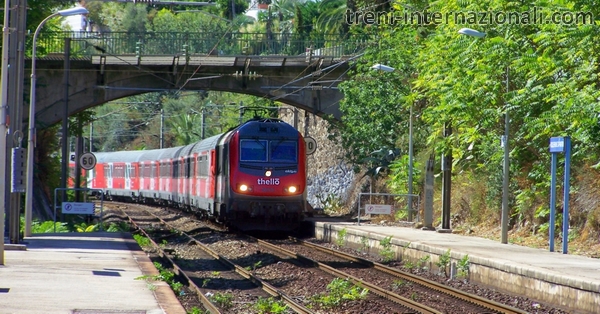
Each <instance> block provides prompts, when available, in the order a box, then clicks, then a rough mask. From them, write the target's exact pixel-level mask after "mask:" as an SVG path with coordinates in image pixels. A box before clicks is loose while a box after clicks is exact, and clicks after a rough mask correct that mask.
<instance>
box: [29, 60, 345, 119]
mask: <svg viewBox="0 0 600 314" xmlns="http://www.w3.org/2000/svg"><path fill="white" fill-rule="evenodd" d="M29 64H30V63H29ZM37 64H38V66H37V69H36V76H37V83H36V123H37V125H38V126H40V127H45V126H49V125H52V124H54V123H57V122H59V121H61V119H62V117H63V114H64V106H65V101H64V98H65V90H64V81H63V80H64V76H65V63H64V58H62V57H44V58H38V60H37ZM348 67H349V65H348V62H346V60H334V59H333V58H314V59H311V60H307V59H306V58H305V57H286V56H275V57H271V56H269V57H262V56H244V57H213V56H204V57H193V58H188V59H183V60H180V59H179V57H178V56H155V57H150V56H147V57H144V58H142V59H140V58H137V57H135V56H104V55H96V56H92V57H86V58H75V59H71V61H70V65H69V69H70V70H69V98H68V113H69V115H72V114H74V113H77V112H80V111H83V110H85V109H88V108H92V107H95V106H98V105H102V104H104V103H107V102H109V101H111V100H116V99H120V98H123V97H127V96H133V95H137V94H141V93H146V92H152V91H164V90H186V91H189V90H212V91H226V92H234V93H241V94H248V95H253V96H258V97H265V98H268V99H272V100H277V101H280V102H282V103H285V104H288V105H291V106H294V107H296V108H299V109H303V110H306V111H308V112H311V113H313V114H316V115H319V116H325V115H330V116H333V117H334V118H336V119H339V118H340V115H341V113H340V111H339V101H340V100H341V99H342V98H343V95H342V94H341V92H340V91H339V90H338V89H337V85H338V83H339V82H340V81H342V80H343V79H344V78H345V73H346V72H347V70H348ZM30 71H31V69H26V73H27V72H29V73H30ZM28 90H29V89H28ZM22 112H28V111H27V110H23V111H22ZM24 118H27V117H24Z"/></svg>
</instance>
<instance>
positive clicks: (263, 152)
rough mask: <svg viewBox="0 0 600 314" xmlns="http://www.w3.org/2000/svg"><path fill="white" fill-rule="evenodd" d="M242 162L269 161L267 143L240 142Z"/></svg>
mask: <svg viewBox="0 0 600 314" xmlns="http://www.w3.org/2000/svg"><path fill="white" fill-rule="evenodd" d="M240 160H241V161H267V141H264V140H240Z"/></svg>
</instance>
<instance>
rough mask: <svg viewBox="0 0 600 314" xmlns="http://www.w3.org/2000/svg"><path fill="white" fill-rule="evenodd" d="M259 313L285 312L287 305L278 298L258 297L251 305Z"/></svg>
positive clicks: (275, 313) (279, 313)
mask: <svg viewBox="0 0 600 314" xmlns="http://www.w3.org/2000/svg"><path fill="white" fill-rule="evenodd" d="M252 308H254V309H255V310H256V311H257V312H258V313H259V314H281V313H286V312H287V310H288V306H287V305H286V304H285V303H284V302H283V301H279V300H275V299H274V298H273V297H270V298H262V297H260V298H258V301H257V302H256V304H254V305H253V306H252Z"/></svg>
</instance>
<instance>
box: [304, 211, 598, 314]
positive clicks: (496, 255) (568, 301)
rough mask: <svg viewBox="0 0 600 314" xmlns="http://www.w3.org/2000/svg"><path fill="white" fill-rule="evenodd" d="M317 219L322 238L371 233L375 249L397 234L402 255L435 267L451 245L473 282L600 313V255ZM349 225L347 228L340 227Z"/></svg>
mask: <svg viewBox="0 0 600 314" xmlns="http://www.w3.org/2000/svg"><path fill="white" fill-rule="evenodd" d="M314 225H315V235H316V237H317V238H321V239H323V240H326V241H330V242H333V241H336V239H337V238H338V236H339V235H340V234H345V238H346V241H345V242H346V243H347V245H349V246H354V247H355V248H360V247H363V246H364V243H365V240H367V239H368V244H369V247H371V248H372V249H373V251H375V252H377V251H378V250H379V249H380V248H381V246H380V245H379V241H381V240H382V239H384V238H386V237H390V236H391V237H392V239H391V243H392V244H393V246H394V249H395V250H396V257H397V258H402V259H408V260H414V261H416V260H418V259H420V258H423V257H425V256H429V257H430V260H431V264H432V265H431V266H432V267H431V268H432V269H433V268H435V262H436V261H438V260H439V257H440V256H441V255H443V254H445V253H447V252H448V250H450V255H451V258H452V261H453V262H455V263H457V262H458V261H459V260H461V259H462V258H464V257H465V256H466V255H468V261H469V273H468V276H469V280H470V281H472V282H475V283H480V284H484V285H486V286H490V287H494V288H497V289H498V290H500V291H503V292H508V293H514V294H518V295H524V296H527V297H529V298H531V299H534V300H539V301H541V302H545V303H547V304H551V305H555V306H557V307H560V308H564V309H567V310H568V311H569V313H600V259H595V258H588V257H583V256H578V255H571V254H562V253H559V252H549V251H548V250H547V249H546V250H544V249H536V248H529V247H524V246H519V245H515V244H503V243H500V242H499V241H493V240H489V239H484V238H478V237H471V236H464V235H458V234H452V233H440V232H436V231H426V230H421V229H415V228H410V227H398V226H382V225H376V224H368V223H361V224H360V225H358V224H357V223H356V222H332V221H316V222H315V223H314ZM344 228H345V229H346V231H345V232H342V233H340V231H341V230H343V229H344ZM375 254H376V253H375Z"/></svg>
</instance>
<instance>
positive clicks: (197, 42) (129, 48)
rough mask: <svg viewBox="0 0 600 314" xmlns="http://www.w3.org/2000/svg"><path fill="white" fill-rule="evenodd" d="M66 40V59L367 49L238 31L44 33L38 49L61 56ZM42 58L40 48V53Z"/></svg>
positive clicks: (364, 40)
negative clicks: (68, 47) (68, 45)
mask: <svg viewBox="0 0 600 314" xmlns="http://www.w3.org/2000/svg"><path fill="white" fill-rule="evenodd" d="M65 38H71V40H72V43H71V55H73V56H89V55H93V54H98V53H105V54H109V55H128V54H131V55H136V56H141V55H186V56H191V55H219V56H242V55H254V56H258V55H264V56H266V55H275V56H310V55H313V54H317V55H319V56H320V57H333V58H343V57H348V56H353V55H356V54H358V53H360V52H362V51H363V50H364V48H365V47H367V45H368V44H369V38H368V37H365V35H345V36H342V35H339V34H326V35H322V36H321V37H320V38H316V39H310V40H305V39H298V38H297V37H296V36H294V34H291V33H241V32H233V33H232V32H223V33H217V32H210V33H208V32H197V33H189V32H185V33H171V32H144V33H127V32H110V33H96V32H47V33H42V34H41V35H40V38H39V39H38V45H39V46H40V47H44V49H43V50H45V53H48V54H51V53H62V52H63V51H64V42H65V40H64V39H65ZM39 52H41V53H43V52H42V49H40V51H39Z"/></svg>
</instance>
